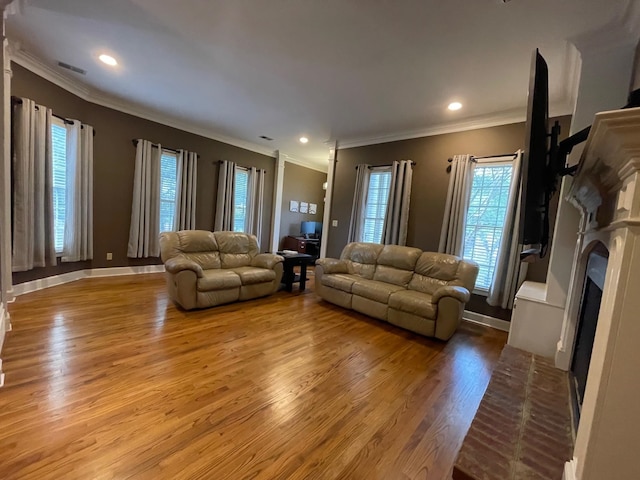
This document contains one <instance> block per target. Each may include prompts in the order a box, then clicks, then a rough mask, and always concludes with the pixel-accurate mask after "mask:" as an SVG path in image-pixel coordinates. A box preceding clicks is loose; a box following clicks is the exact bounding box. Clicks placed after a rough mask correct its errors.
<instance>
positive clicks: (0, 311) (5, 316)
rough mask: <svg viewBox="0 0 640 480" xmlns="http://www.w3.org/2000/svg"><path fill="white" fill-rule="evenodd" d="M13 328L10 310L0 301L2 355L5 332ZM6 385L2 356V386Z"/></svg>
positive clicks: (0, 348)
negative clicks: (10, 320)
mask: <svg viewBox="0 0 640 480" xmlns="http://www.w3.org/2000/svg"><path fill="white" fill-rule="evenodd" d="M9 330H11V323H10V322H9V312H8V311H7V309H6V308H5V304H4V303H2V302H0V355H2V346H3V345H4V336H5V333H6V332H8V331H9ZM3 385H4V372H3V371H2V358H0V387H2V386H3Z"/></svg>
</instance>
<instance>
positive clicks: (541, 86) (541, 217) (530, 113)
mask: <svg viewBox="0 0 640 480" xmlns="http://www.w3.org/2000/svg"><path fill="white" fill-rule="evenodd" d="M530 75H531V76H530V79H529V98H528V101H527V123H526V138H525V150H524V153H523V157H522V196H521V204H520V232H519V239H520V244H521V245H531V247H532V249H531V250H529V251H528V253H529V254H532V253H538V254H539V255H540V256H541V257H542V256H544V255H545V253H546V250H547V245H548V243H549V200H550V198H551V195H552V194H553V190H554V189H555V174H554V173H552V172H551V170H552V168H550V157H549V134H548V132H549V108H548V104H549V73H548V68H547V62H545V60H544V58H543V57H542V55H540V52H539V51H538V50H537V49H536V50H535V51H534V52H533V58H532V60H531V74H530Z"/></svg>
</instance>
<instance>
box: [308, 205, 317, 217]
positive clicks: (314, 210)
mask: <svg viewBox="0 0 640 480" xmlns="http://www.w3.org/2000/svg"><path fill="white" fill-rule="evenodd" d="M317 212H318V205H316V204H315V203H310V204H309V213H311V214H312V215H315V214H316V213H317Z"/></svg>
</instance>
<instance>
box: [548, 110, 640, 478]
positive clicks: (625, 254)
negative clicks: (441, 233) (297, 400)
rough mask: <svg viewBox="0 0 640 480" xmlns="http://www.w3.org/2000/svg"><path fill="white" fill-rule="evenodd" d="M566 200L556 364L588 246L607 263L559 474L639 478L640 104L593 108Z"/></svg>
mask: <svg viewBox="0 0 640 480" xmlns="http://www.w3.org/2000/svg"><path fill="white" fill-rule="evenodd" d="M567 199H568V200H569V201H570V202H571V203H572V204H573V205H575V206H576V207H577V208H578V209H579V210H580V212H581V214H582V221H581V223H580V231H579V232H578V236H577V248H576V253H575V262H574V268H573V272H572V276H571V279H572V280H571V285H570V289H569V297H568V299H567V309H566V312H565V316H564V322H563V328H562V334H561V339H560V342H559V343H558V353H557V355H556V364H557V365H558V366H560V367H561V368H565V369H567V368H568V365H569V361H570V358H571V354H572V350H573V345H574V339H575V335H576V329H577V322H578V320H577V319H578V315H579V309H580V300H581V296H582V292H583V287H584V282H585V270H586V263H587V259H588V256H589V253H590V252H591V251H592V250H593V248H594V247H595V245H597V244H598V243H600V244H602V245H604V246H605V247H606V248H607V250H608V251H609V262H608V265H607V273H606V278H605V284H604V289H603V296H602V303H601V305H600V312H599V315H598V325H597V329H596V336H595V341H594V346H593V351H592V357H591V363H590V365H589V374H588V379H587V386H586V391H585V396H584V401H583V405H582V413H581V416H580V423H579V425H578V430H577V433H576V444H575V449H574V459H573V460H572V461H571V462H569V463H568V464H567V468H566V470H565V477H566V478H567V479H569V478H576V479H578V480H600V479H603V478H640V458H638V453H637V452H638V445H640V402H639V401H638V399H639V398H640V368H639V367H638V365H639V364H640V108H634V109H627V110H615V111H610V112H602V113H599V114H597V115H596V117H595V121H594V123H593V126H592V129H591V132H590V134H589V138H588V140H587V143H586V146H585V149H584V152H583V155H582V159H581V161H580V167H579V169H578V172H577V173H576V176H575V178H574V180H573V183H572V186H571V188H570V189H569V193H568V197H567Z"/></svg>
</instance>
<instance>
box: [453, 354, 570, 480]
mask: <svg viewBox="0 0 640 480" xmlns="http://www.w3.org/2000/svg"><path fill="white" fill-rule="evenodd" d="M572 452H573V435H572V429H571V413H570V397H569V383H568V375H567V372H564V371H562V370H559V369H557V368H555V367H554V366H553V363H552V362H551V361H550V360H547V359H546V358H543V357H540V356H537V355H533V354H531V353H528V352H525V351H523V350H519V349H517V348H513V347H510V346H509V345H507V346H505V347H504V349H503V351H502V354H501V356H500V360H499V362H498V364H497V366H496V368H495V370H494V372H493V375H492V376H491V381H490V382H489V386H488V387H487V391H486V393H485V394H484V397H483V398H482V402H481V403H480V406H479V407H478V412H477V413H476V416H475V418H474V420H473V422H472V424H471V427H470V428H469V432H468V433H467V436H466V438H465V440H464V442H463V444H462V448H461V449H460V452H459V453H458V458H457V460H456V463H455V466H454V468H453V479H454V480H510V479H518V480H525V479H526V480H542V479H544V480H556V479H557V480H560V479H561V478H562V472H563V469H564V463H565V462H566V461H568V460H569V459H570V458H571V455H572Z"/></svg>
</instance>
